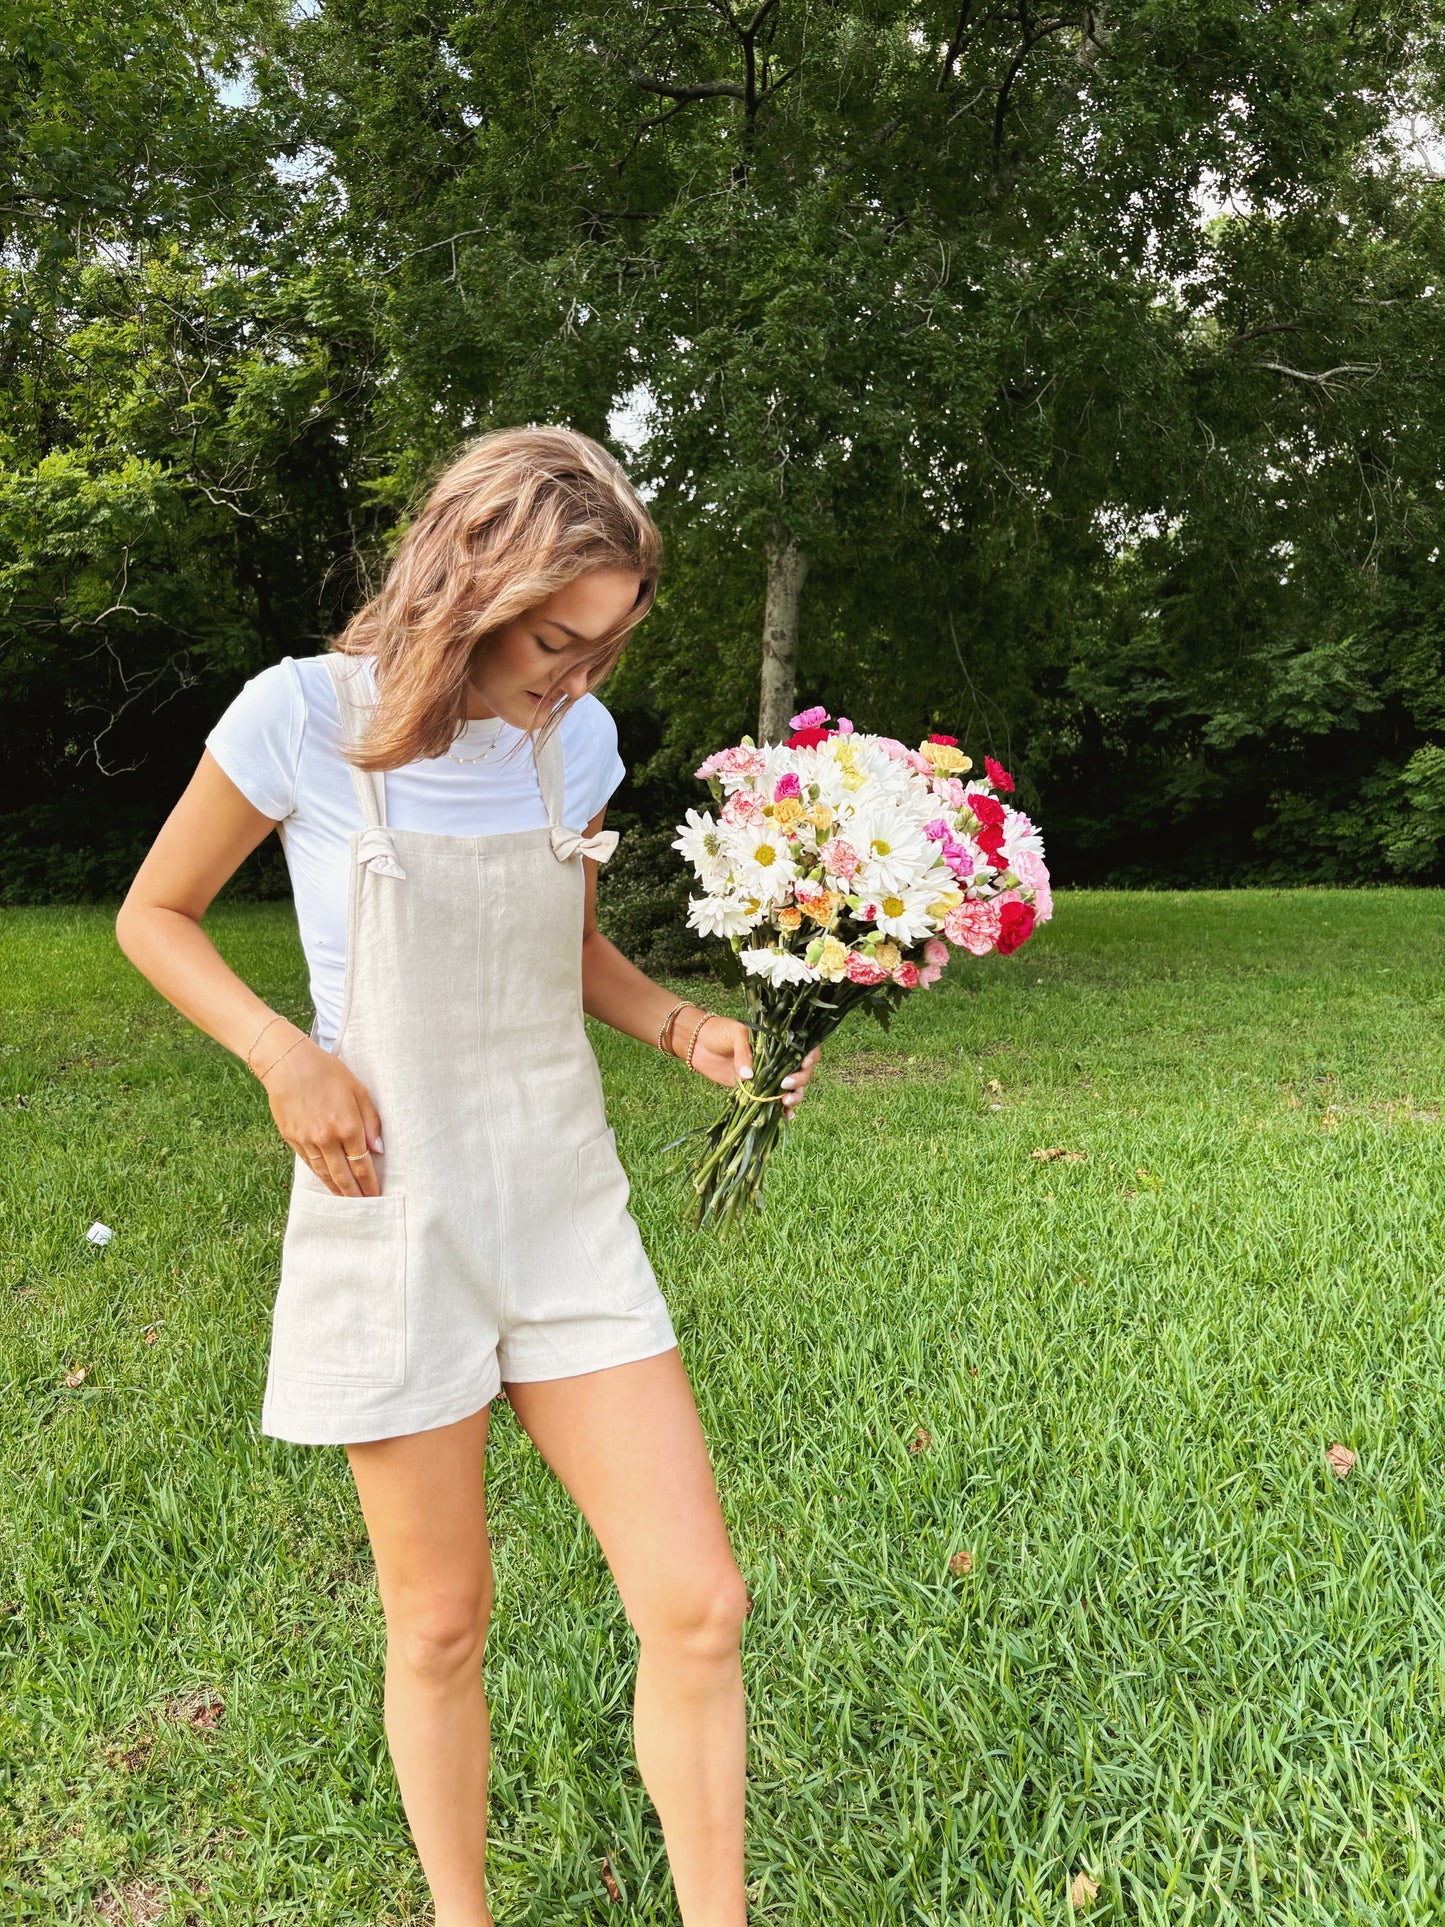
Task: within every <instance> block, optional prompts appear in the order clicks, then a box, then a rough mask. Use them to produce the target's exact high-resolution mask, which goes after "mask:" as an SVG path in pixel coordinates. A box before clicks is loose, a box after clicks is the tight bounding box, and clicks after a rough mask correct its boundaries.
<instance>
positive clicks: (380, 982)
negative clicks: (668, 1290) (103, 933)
mask: <svg viewBox="0 0 1445 1927" xmlns="http://www.w3.org/2000/svg"><path fill="white" fill-rule="evenodd" d="M327 664H328V667H329V669H330V671H331V674H332V676H333V678H334V679H335V683H336V691H337V697H338V700H339V703H340V707H341V721H342V732H343V737H344V738H345V739H347V740H354V739H355V738H356V737H357V736H359V735H360V733H361V731H362V729H363V728H364V727H365V723H366V719H367V718H366V695H365V692H364V688H363V686H362V685H361V684H360V682H359V681H356V680H353V679H354V678H356V677H357V675H358V671H359V664H357V663H356V662H355V660H354V659H353V658H350V657H347V656H343V655H335V654H333V655H331V656H329V657H328V658H327ZM533 747H534V756H535V760H536V764H537V774H538V782H539V786H540V789H541V793H542V798H543V801H544V803H545V805H546V810H547V825H546V827H544V828H541V829H533V830H508V831H500V832H497V833H495V834H492V835H484V836H443V835H434V834H432V833H430V832H426V831H421V830H394V829H390V828H388V826H387V821H386V781H385V776H384V774H383V773H382V772H381V771H365V770H359V769H356V768H355V767H354V766H353V767H352V776H353V778H354V780H355V785H356V791H357V795H358V797H359V798H360V802H361V809H362V820H363V823H364V825H365V827H364V829H362V830H360V831H358V832H357V833H356V834H354V835H353V836H352V838H351V852H350V863H351V871H350V883H349V897H348V908H347V936H346V982H345V991H344V997H343V1004H342V1012H341V1020H340V1024H339V1027H338V1030H337V1034H336V1038H335V1041H334V1042H333V1044H332V1046H331V1048H332V1050H333V1051H334V1052H335V1054H336V1055H337V1056H338V1057H340V1058H341V1059H342V1061H343V1062H344V1063H345V1064H347V1065H348V1066H349V1067H350V1068H351V1069H352V1070H353V1071H354V1072H355V1073H356V1075H357V1077H358V1078H360V1080H361V1082H362V1083H363V1084H364V1085H365V1086H366V1088H367V1090H368V1091H369V1092H370V1093H371V1098H372V1101H373V1103H374V1104H375V1105H376V1108H377V1111H378V1113H379V1114H380V1117H381V1134H382V1140H383V1142H384V1144H385V1147H386V1148H385V1151H384V1153H382V1154H380V1155H378V1156H377V1157H375V1159H374V1160H373V1161H374V1163H375V1166H376V1171H377V1176H378V1179H379V1181H380V1185H381V1194H380V1196H378V1197H375V1198H352V1197H338V1196H337V1195H336V1194H335V1193H334V1192H332V1191H329V1190H328V1189H327V1188H326V1186H325V1185H324V1184H323V1183H322V1181H321V1179H320V1178H318V1177H317V1176H316V1174H315V1172H314V1171H312V1169H311V1168H310V1166H309V1165H308V1164H306V1163H305V1162H304V1161H303V1160H302V1159H300V1158H297V1160H296V1165H295V1172H294V1176H293V1180H292V1189H291V1202H290V1210H289V1213H288V1217H287V1222H286V1234H285V1239H284V1242H283V1245H282V1253H281V1280H280V1285H279V1287H278V1289H277V1293H276V1300H275V1305H274V1308H273V1312H272V1320H271V1351H270V1360H269V1368H268V1371H267V1377H266V1391H265V1396H264V1399H263V1402H262V1407H261V1430H262V1432H263V1433H265V1434H267V1435H268V1436H269V1437H271V1438H279V1439H290V1440H293V1441H295V1442H296V1443H298V1444H303V1445H345V1444H348V1443H351V1442H353V1441H360V1440H363V1439H379V1438H390V1437H392V1436H394V1435H396V1434H398V1433H404V1432H419V1431H425V1430H427V1429H428V1428H430V1427H432V1426H437V1425H447V1424H449V1423H451V1422H452V1421H453V1420H454V1419H459V1418H464V1417H466V1416H467V1415H468V1414H469V1413H472V1412H475V1411H478V1410H479V1409H480V1408H481V1407H482V1406H483V1405H485V1404H486V1403H487V1402H488V1400H490V1399H492V1398H493V1397H495V1396H496V1393H497V1391H498V1389H499V1388H500V1385H501V1383H502V1381H503V1380H504V1379H509V1380H510V1379H518V1380H526V1379H544V1378H565V1377H568V1376H570V1375H571V1374H573V1373H576V1372H591V1371H597V1370H599V1369H600V1368H602V1367H603V1366H608V1365H620V1364H624V1363H626V1362H627V1361H629V1360H632V1359H639V1358H650V1357H652V1356H653V1355H654V1354H655V1353H658V1352H664V1351H668V1350H670V1349H671V1348H672V1347H673V1345H675V1344H676V1342H677V1341H676V1338H675V1336H674V1334H673V1328H672V1322H671V1320H670V1318H669V1316H668V1310H667V1305H666V1302H665V1301H664V1299H663V1296H662V1293H661V1291H660V1290H659V1289H658V1284H657V1280H656V1278H655V1276H654V1275H653V1271H652V1266H651V1264H650V1263H649V1261H648V1257H647V1253H646V1251H645V1250H644V1248H643V1244H642V1239H641V1236H640V1234H639V1232H638V1228H637V1225H636V1222H635V1221H634V1219H633V1217H632V1215H631V1213H630V1211H629V1209H628V1198H629V1195H630V1186H629V1183H628V1179H627V1174H626V1172H625V1171H624V1169H623V1167H622V1164H621V1163H620V1161H619V1159H618V1156H617V1144H616V1138H615V1135H614V1133H613V1131H612V1130H611V1128H610V1127H609V1126H608V1123H607V1114H606V1111H605V1108H604V1104H603V1093H602V1078H601V1075H600V1073H599V1071H598V1067H597V1059H596V1057H595V1056H594V1055H593V1051H592V1046H591V1044H590V1042H589V1040H588V1037H587V1032H586V1029H585V1027H584V1024H583V1017H582V914H583V901H584V887H585V885H584V877H583V865H582V854H583V853H584V852H585V853H586V854H587V855H589V856H593V857H595V858H596V859H597V860H598V861H599V862H605V861H606V860H607V858H608V857H610V856H611V854H612V851H613V850H614V848H615V847H616V843H617V832H616V831H615V830H604V831H602V832H601V833H600V834H599V835H598V836H597V837H595V838H591V839H588V838H586V837H584V836H583V835H582V834H581V832H579V831H577V830H571V829H566V828H564V827H563V825H562V823H561V820H560V819H561V810H562V798H563V783H562V745H561V737H560V734H559V733H558V732H557V731H556V730H555V729H554V731H553V733H552V735H551V737H550V739H549V741H548V742H546V743H545V744H543V745H542V747H541V748H540V750H538V749H537V748H536V745H535V743H534V746H533ZM313 1035H315V1030H314V1027H313Z"/></svg>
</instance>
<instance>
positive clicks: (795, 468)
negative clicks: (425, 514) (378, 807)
mask: <svg viewBox="0 0 1445 1927" xmlns="http://www.w3.org/2000/svg"><path fill="white" fill-rule="evenodd" d="M1442 25H1445V7H1442V5H1441V0H1410V4H1405V5H1395V6H1383V5H1374V6H1366V5H1350V4H1342V3H1337V0H1316V3H1315V4H1311V5H1308V6H1291V5H1274V4H1253V5H1250V6H1246V7H1243V8H1241V7H1240V6H1239V5H1238V4H1237V0H1186V4H1184V5H1174V4H1171V5H1169V6H1163V5H1159V4H1135V5H1130V6H1122V5H1121V6H1114V5H1112V4H1111V5H1109V6H1108V7H1107V8H1105V7H1093V8H1090V7H1083V8H1074V9H1071V10H1061V11H1057V12H1053V11H1048V12H1046V11H1040V10H1038V9H1036V8H1035V7H1034V6H1033V5H1032V4H1031V3H1030V0H1007V3H1005V0H996V3H994V4H986V5H973V4H954V5H951V6H947V7H942V6H928V5H921V4H917V5H907V4H888V3H885V0H876V3H875V4H855V5H845V4H826V3H824V0H762V4H758V5H755V6H748V7H742V8H738V7H734V6H733V5H732V4H731V3H730V0H696V4H685V5H682V6H679V7H672V8H667V9H662V8H658V7H655V6H652V5H642V4H634V5H617V4H607V5H596V4H593V5H582V6H574V7H568V8H566V9H563V8H560V7H557V6H552V5H538V4H533V0H506V4H501V3H500V0H493V3H492V4H486V5H475V4H473V5H465V4H461V3H460V0H440V4H433V5H432V6H431V7H430V8H429V9H428V10H427V11H426V12H425V13H417V12H416V11H415V10H414V9H412V8H410V7H408V6H405V5H403V4H401V0H336V3H335V4H333V3H332V0H317V4H313V5H311V6H308V7H305V8H301V7H297V8H294V9H289V8H286V7H284V6H276V5H272V4H269V0H268V3H267V4H259V3H258V4H236V5H233V6H230V7H223V8H221V9H216V8H209V9H204V10H203V9H198V8H188V7H183V6H179V5H176V4H174V0H164V3H157V0H126V4H125V5H124V6H123V7H122V9H121V10H119V11H117V9H116V8H115V7H113V6H111V7H107V8H105V9H100V8H98V7H96V6H95V5H94V4H89V5H80V4H74V3H73V0H40V4H39V5H38V6H32V7H30V8H29V9H27V11H26V12H25V13H24V14H23V15H21V14H20V13H19V11H18V10H17V11H16V12H15V13H14V15H13V19H12V20H11V21H10V22H9V23H8V29H9V30H7V35H6V47H7V52H6V54H5V55H4V62H5V64H4V67H3V70H0V71H3V83H0V84H3V87H4V112H3V126H4V129H5V137H4V138H5V169H6V187H5V195H4V200H3V204H0V205H3V213H0V219H3V221H4V252H3V255H0V272H3V274H4V275H5V278H6V280H7V283H8V286H7V288H6V295H7V303H6V315H5V317H4V319H3V322H0V354H3V356H4V364H5V369H6V373H7V380H6V383H5V388H4V399H3V402H0V687H3V691H4V695H5V699H6V702H7V708H8V711H9V714H10V717H11V720H12V725H13V729H14V733H15V736H16V738H17V740H18V744H19V748H20V753H19V755H18V756H14V757H12V758H11V759H10V765H9V774H8V776H7V779H6V790H5V792H4V794H3V795H0V863H3V872H0V890H3V891H4V892H5V894H7V895H8V896H9V897H10V898H11V900H15V899H16V898H21V897H25V896H27V895H44V894H51V893H55V892H60V893H67V892H80V893H83V892H87V891H95V890H113V889H115V888H117V887H120V885H121V884H122V883H123V881H124V877H125V874H126V872H127V869H128V867H133V864H134V861H135V860H136V859H137V857H138V854H139V850H140V848H142V847H143V844H144V840H145V839H146V837H147V836H148V834H149V833H150V832H151V831H153V829H154V827H155V824H156V823H157V822H158V820H159V817H160V816H161V815H162V814H163V813H164V810H165V808H166V807H168V805H169V802H170V801H171V800H172V798H173V796H174V793H175V791H176V789H177V788H178V787H179V785H180V783H181V782H182V781H183V780H184V775H185V772H186V770H187V769H188V768H189V766H190V764H191V763H192V762H193V761H194V758H195V755H196V754H197V753H198V750H199V743H200V737H201V734H202V733H203V731H204V727H205V725H206V723H207V722H208V721H209V720H210V719H211V718H212V717H213V716H214V714H215V713H217V712H218V710H219V708H220V707H221V706H222V705H223V703H224V701H225V700H227V699H228V697H229V695H230V694H231V693H232V692H233V691H234V689H235V688H236V687H237V686H238V684H239V682H240V680H241V679H242V677H243V676H244V675H246V674H249V673H253V672H254V670H255V669H256V668H258V667H260V666H261V665H262V664H264V663H265V662H268V661H273V660H275V659H276V658H278V657H279V656H280V655H282V654H285V653H307V652H309V651H313V650H315V649H319V648H321V647H323V646H324V643H325V639H326V637H327V636H328V635H329V634H331V633H332V632H334V630H335V628H336V627H337V626H339V623H340V622H341V620H343V619H344V616H345V614H346V612H347V611H348V609H349V608H350V607H352V606H354V603H355V601H356V600H357V598H358V597H360V596H363V595H364V594H365V593H366V592H367V589H368V585H369V584H370V583H372V582H373V581H374V579H375V572H376V570H377V568H378V567H379V566H380V565H381V564H382V562H383V561H384V558H385V554H386V552H387V546H388V543H389V541H390V540H391V539H392V538H393V536H394V533H395V531H396V529H397V527H398V526H399V525H400V523H401V522H402V520H403V519H404V517H405V514H406V511H407V507H408V504H409V503H410V502H411V501H412V500H414V499H415V496H416V494H417V492H418V491H419V490H420V489H421V488H423V487H424V486H425V483H426V480H427V478H428V476H429V475H430V474H431V473H433V472H434V471H435V468H436V466H437V465H438V464H439V463H440V462H441V461H443V460H445V458H446V457H447V455H448V454H449V453H450V452H452V451H453V450H454V449H455V447H456V446H457V445H458V443H459V442H460V440H462V439H463V438H464V437H465V436H466V435H468V434H470V433H474V432H476V431H478V430H480V429H483V428H486V427H490V426H494V425H498V424H501V423H504V422H512V421H517V420H561V421H568V422H571V423H573V424H574V425H576V426H578V427H580V428H583V429H585V430H587V431H588V432H589V433H592V434H595V435H598V436H599V437H600V438H602V439H604V440H611V441H612V442H613V445H614V446H616V447H617V450H618V452H619V454H621V455H622V456H623V459H624V460H625V461H626V462H627V464H628V466H629V469H630V471H631V472H632V473H633V474H634V475H635V476H636V477H637V478H638V479H639V481H640V482H642V483H643V484H644V485H645V486H646V488H647V490H648V491H649V496H650V500H651V503H652V506H653V509H654V513H655V514H656V515H657V517H658V520H659V522H660V523H661V525H662V526H663V529H664V532H665V535H666V537H667V541H668V551H669V554H668V562H667V567H666V570H665V576H664V590H663V594H662V596H661V599H660V602H659V606H658V610H657V612H656V614H655V615H654V616H653V617H652V618H651V619H650V620H649V622H648V624H646V625H644V627H643V629H641V630H640V631H639V632H638V634H637V636H636V637H635V638H634V639H633V641H632V642H631V643H630V644H629V647H628V650H627V652H626V654H625V656H624V658H623V661H622V663H621V665H620V666H619V668H618V669H617V670H616V671H615V672H614V675H613V677H612V678H611V680H610V681H609V683H608V684H607V685H606V686H605V687H604V689H603V690H602V691H601V692H600V693H601V694H602V696H603V699H604V700H605V701H606V702H607V703H608V704H609V706H610V707H611V708H612V709H613V711H614V713H615V714H616V715H617V717H618V721H619V727H620V729H621V731H622V739H623V752H624V756H625V758H626V759H627V760H628V762H629V765H630V770H631V775H630V779H629V782H628V784H627V785H626V786H625V787H624V790H623V791H622V792H621V793H620V795H619V798H618V806H620V807H621V808H622V809H623V810H624V811H631V812H632V813H633V815H634V817H635V818H636V820H637V821H638V822H639V823H640V824H642V823H649V822H654V821H662V820H664V819H670V818H671V817H672V816H673V815H675V814H676V813H678V812H679V811H680V809H681V808H682V807H683V806H684V805H685V804H686V803H687V802H694V801H697V800H698V799H697V794H696V785H695V784H694V783H693V782H692V780H691V777H690V771H691V770H692V769H693V768H694V767H695V765H696V763H697V762H698V761H699V760H700V758H701V757H702V756H703V755H704V754H706V753H707V752H708V751H709V750H710V749H711V748H713V747H716V746H717V745H718V744H719V743H720V742H722V741H724V740H735V739H736V737H737V736H738V735H739V734H741V733H742V732H743V731H744V730H753V731H755V732H756V731H758V730H759V729H761V730H762V732H763V733H764V734H773V733H776V731H777V729H778V728H779V727H780V726H785V725H786V718H787V715H788V713H789V712H790V711H791V710H792V709H794V708H795V707H797V706H799V705H800V704H802V703H805V702H807V703H811V702H816V701H821V702H822V703H824V704H825V705H826V706H827V707H828V708H829V710H830V711H831V712H833V713H835V714H836V713H838V712H842V713H845V714H848V715H850V716H852V717H853V719H854V721H855V722H856V723H857V725H858V726H859V727H860V728H877V729H883V730H886V731H888V732H889V733H892V734H896V735H900V736H903V737H905V738H908V737H916V736H917V735H918V734H921V733H923V732H925V731H927V730H929V729H942V730H945V731H947V732H949V733H952V734H956V735H958V736H960V737H961V738H963V739H964V741H965V743H966V746H967V747H969V748H970V750H971V751H972V752H973V753H974V754H975V755H980V754H981V753H982V752H983V751H984V750H988V751H990V752H992V753H994V754H997V755H999V756H1001V757H1002V758H1003V759H1004V760H1005V761H1006V762H1008V763H1009V764H1010V766H1012V767H1014V768H1015V770H1016V773H1017V774H1018V776H1019V780H1020V785H1021V791H1022V794H1023V795H1024V797H1025V799H1026V800H1027V802H1028V804H1029V805H1030V806H1031V807H1033V808H1034V809H1035V810H1036V811H1037V814H1038V816H1039V820H1040V821H1041V822H1042V823H1043V824H1044V827H1045V829H1046V832H1047V834H1048V838H1049V849H1050V854H1051V858H1052V860H1053V861H1054V863H1055V866H1056V868H1057V870H1058V873H1059V874H1060V875H1061V876H1062V877H1063V878H1064V880H1073V881H1079V882H1083V881H1100V880H1104V881H1114V882H1120V883H1145V882H1150V881H1158V882H1168V883H1180V884H1188V883H1197V882H1209V883H1226V882H1236V881H1237V882H1260V881H1286V880H1293V879H1312V878H1317V879H1320V880H1331V881H1364V880H1370V879H1373V878H1422V879H1424V878H1431V879H1437V880H1438V879H1439V878H1440V877H1441V875H1442V874H1445V845H1442V839H1445V716H1442V713H1441V711H1442V700H1445V699H1442V697H1441V693H1440V692H1441V688H1442V677H1441V670H1442V636H1441V617H1440V603H1439V596H1438V593H1437V591H1436V586H1435V585H1436V582H1437V580H1438V577H1437V573H1436V571H1437V568H1438V555H1439V542H1440V523H1441V518H1442V500H1441V497H1442V483H1441V478H1440V474H1439V460H1438V456H1437V453H1436V451H1437V450H1438V448H1439V446H1440V443H1441V429H1442V419H1441V416H1442V404H1441V400H1440V384H1439V380H1438V368H1439V366H1440V365H1441V348H1442V340H1441V336H1442V328H1441V302H1440V282H1441V276H1442V269H1445V261H1442V254H1445V233H1442V213H1445V184H1442V168H1445V150H1442V145H1441V139H1440V135H1439V131H1438V130H1439V128H1440V126H1441V124H1442V120H1445V54H1442V48H1445V36H1442V32H1441V28H1442ZM629 420H630V422H631V428H630V429H624V427H623V423H624V422H625V421H629ZM619 435H625V439H622V440H619V439H617V437H618V436H619Z"/></svg>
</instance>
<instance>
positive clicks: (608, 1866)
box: [602, 1856, 622, 1907]
mask: <svg viewBox="0 0 1445 1927" xmlns="http://www.w3.org/2000/svg"><path fill="white" fill-rule="evenodd" d="M602 1884H603V1886H604V1887H605V1888H606V1889H607V1898H608V1899H609V1900H610V1901H611V1902H612V1904H613V1906H614V1907H615V1906H616V1905H617V1903H618V1902H619V1901H620V1900H621V1898H622V1889H621V1888H620V1887H619V1886H618V1884H617V1876H616V1874H614V1873H613V1871H612V1862H611V1861H610V1860H608V1859H607V1858H606V1857H605V1856H604V1858H603V1861H602Z"/></svg>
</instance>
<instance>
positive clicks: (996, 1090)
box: [985, 1077, 1003, 1097]
mask: <svg viewBox="0 0 1445 1927" xmlns="http://www.w3.org/2000/svg"><path fill="white" fill-rule="evenodd" d="M985 1088H986V1089H988V1090H990V1091H992V1092H993V1094H994V1096H995V1097H1002V1096H1003V1085H1002V1084H1000V1083H999V1081H998V1079H997V1078H996V1077H991V1078H990V1079H989V1080H988V1084H987V1085H986V1087H985Z"/></svg>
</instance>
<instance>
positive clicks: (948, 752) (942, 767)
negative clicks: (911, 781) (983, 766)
mask: <svg viewBox="0 0 1445 1927" xmlns="http://www.w3.org/2000/svg"><path fill="white" fill-rule="evenodd" d="M918 753H919V755H920V756H926V757H927V758H928V760H929V762H930V763H932V765H933V768H934V773H935V774H936V775H940V776H962V775H964V774H965V773H966V772H967V771H969V770H971V769H972V768H973V758H972V757H971V756H965V755H964V753H963V751H962V750H961V749H955V748H954V747H953V745H952V743H920V744H919V745H918Z"/></svg>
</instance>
